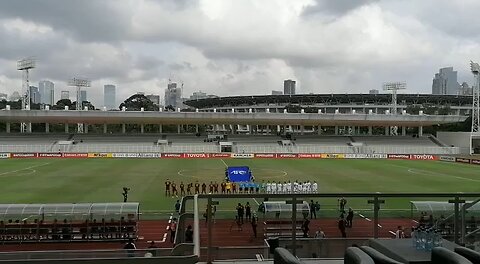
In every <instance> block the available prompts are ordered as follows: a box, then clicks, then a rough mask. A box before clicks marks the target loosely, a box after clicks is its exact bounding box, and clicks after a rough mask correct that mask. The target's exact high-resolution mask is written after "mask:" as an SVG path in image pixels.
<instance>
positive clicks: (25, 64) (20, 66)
mask: <svg viewBox="0 0 480 264" xmlns="http://www.w3.org/2000/svg"><path fill="white" fill-rule="evenodd" d="M33 68H35V59H33V58H26V59H23V60H19V61H18V62H17V70H19V71H22V110H30V104H31V101H30V80H29V70H30V69H33ZM20 131H21V132H22V133H25V132H28V133H30V132H32V123H21V124H20Z"/></svg>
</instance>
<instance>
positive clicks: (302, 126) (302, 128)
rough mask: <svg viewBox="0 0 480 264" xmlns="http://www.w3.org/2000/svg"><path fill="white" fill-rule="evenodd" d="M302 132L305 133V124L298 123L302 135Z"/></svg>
mask: <svg viewBox="0 0 480 264" xmlns="http://www.w3.org/2000/svg"><path fill="white" fill-rule="evenodd" d="M304 134H305V126H304V125H300V135H304Z"/></svg>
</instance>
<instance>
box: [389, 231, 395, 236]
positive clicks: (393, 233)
mask: <svg viewBox="0 0 480 264" xmlns="http://www.w3.org/2000/svg"><path fill="white" fill-rule="evenodd" d="M388 233H390V234H392V235H394V236H395V235H396V234H395V232H393V231H392V230H390V231H388Z"/></svg>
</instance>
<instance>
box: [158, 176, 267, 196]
mask: <svg viewBox="0 0 480 264" xmlns="http://www.w3.org/2000/svg"><path fill="white" fill-rule="evenodd" d="M207 187H208V189H207ZM261 187H262V185H261V184H256V183H253V182H250V183H235V182H228V181H223V182H221V183H218V182H217V181H211V182H210V183H209V184H208V185H207V184H206V183H205V182H203V183H202V184H200V182H199V181H196V182H195V183H192V182H190V183H187V184H186V185H185V184H184V183H183V181H182V182H180V184H178V185H177V184H176V183H175V181H170V180H169V179H167V180H166V181H165V196H178V195H181V196H185V195H193V194H207V193H259V192H260V190H261Z"/></svg>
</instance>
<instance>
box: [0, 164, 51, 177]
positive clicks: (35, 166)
mask: <svg viewBox="0 0 480 264" xmlns="http://www.w3.org/2000/svg"><path fill="white" fill-rule="evenodd" d="M49 164H50V162H47V163H42V164H39V165H34V166H30V167H26V168H23V169H18V170H13V171H6V172H2V173H0V176H1V175H5V174H10V173H16V172H19V171H24V170H32V169H33V168H38V167H42V166H46V165H49ZM33 171H35V172H36V170H33ZM35 172H33V173H35ZM29 174H31V173H29Z"/></svg>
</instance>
